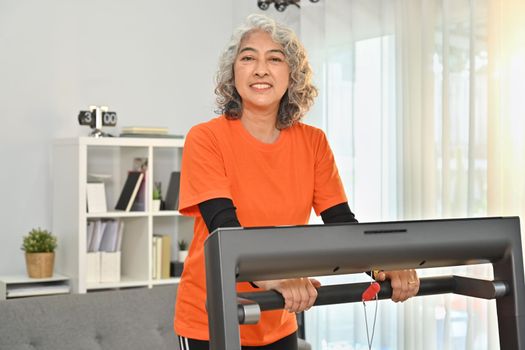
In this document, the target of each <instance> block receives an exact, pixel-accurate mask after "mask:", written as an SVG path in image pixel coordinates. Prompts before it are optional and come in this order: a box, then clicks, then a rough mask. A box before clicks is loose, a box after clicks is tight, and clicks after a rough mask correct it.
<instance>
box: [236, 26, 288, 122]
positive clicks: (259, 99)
mask: <svg viewBox="0 0 525 350" xmlns="http://www.w3.org/2000/svg"><path fill="white" fill-rule="evenodd" d="M233 70H234V75H235V88H236V89H237V92H238V93H239V95H240V96H241V99H242V103H243V109H249V110H257V111H263V112H264V113H273V112H275V116H276V117H277V111H278V109H279V102H280V101H281V98H282V97H283V95H284V94H285V92H286V90H287V89H288V83H289V79H290V68H289V66H288V63H287V62H286V58H285V55H284V50H283V48H282V46H281V45H280V44H277V43H276V42H274V41H273V40H272V38H271V36H270V34H268V33H266V32H263V31H255V32H252V33H250V34H248V35H247V36H246V37H245V38H244V39H243V40H242V42H241V45H240V48H239V54H238V55H237V58H236V59H235V63H234V66H233Z"/></svg>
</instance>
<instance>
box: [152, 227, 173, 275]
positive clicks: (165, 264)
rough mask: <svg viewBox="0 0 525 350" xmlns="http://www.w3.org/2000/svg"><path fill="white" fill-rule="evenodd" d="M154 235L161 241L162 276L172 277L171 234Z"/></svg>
mask: <svg viewBox="0 0 525 350" xmlns="http://www.w3.org/2000/svg"><path fill="white" fill-rule="evenodd" d="M153 237H154V238H156V239H158V240H160V241H161V244H160V246H161V248H160V250H161V252H160V278H170V262H171V236H170V235H154V236H153ZM157 266H159V262H157Z"/></svg>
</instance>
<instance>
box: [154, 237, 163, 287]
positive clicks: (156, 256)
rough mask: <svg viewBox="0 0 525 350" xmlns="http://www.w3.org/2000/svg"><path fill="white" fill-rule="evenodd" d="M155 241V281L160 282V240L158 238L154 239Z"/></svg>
mask: <svg viewBox="0 0 525 350" xmlns="http://www.w3.org/2000/svg"><path fill="white" fill-rule="evenodd" d="M155 238H156V239H157V245H156V248H157V251H156V252H155V264H156V267H155V270H156V271H157V273H156V275H155V279H158V280H160V279H161V274H162V239H161V238H160V237H155Z"/></svg>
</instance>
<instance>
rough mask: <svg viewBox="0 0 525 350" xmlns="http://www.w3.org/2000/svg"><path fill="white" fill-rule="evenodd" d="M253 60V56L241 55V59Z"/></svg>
mask: <svg viewBox="0 0 525 350" xmlns="http://www.w3.org/2000/svg"><path fill="white" fill-rule="evenodd" d="M252 60H253V57H252V56H243V57H241V61H252Z"/></svg>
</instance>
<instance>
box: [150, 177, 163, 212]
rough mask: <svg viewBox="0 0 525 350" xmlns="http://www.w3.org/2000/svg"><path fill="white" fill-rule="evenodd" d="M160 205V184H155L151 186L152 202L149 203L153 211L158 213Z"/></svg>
mask: <svg viewBox="0 0 525 350" xmlns="http://www.w3.org/2000/svg"><path fill="white" fill-rule="evenodd" d="M161 203H162V192H161V183H160V182H155V185H154V186H153V201H152V203H151V206H152V209H153V211H159V210H160V207H161Z"/></svg>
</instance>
